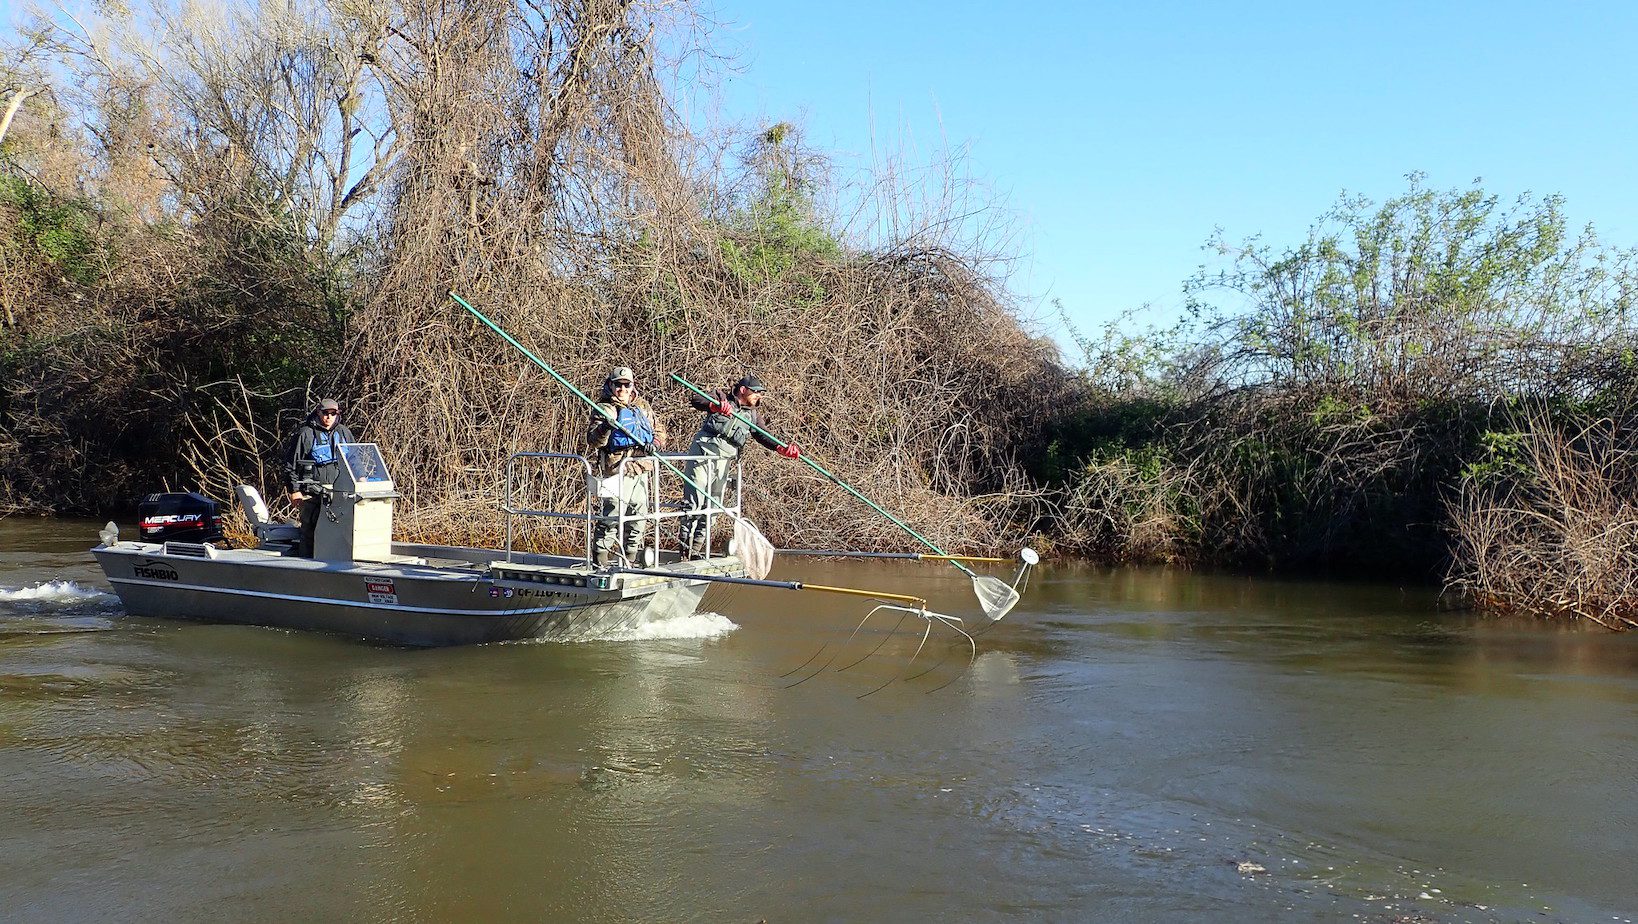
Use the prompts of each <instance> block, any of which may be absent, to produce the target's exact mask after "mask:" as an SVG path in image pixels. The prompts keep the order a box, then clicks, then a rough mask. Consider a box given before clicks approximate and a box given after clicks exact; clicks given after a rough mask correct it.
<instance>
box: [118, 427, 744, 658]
mask: <svg viewBox="0 0 1638 924" xmlns="http://www.w3.org/2000/svg"><path fill="white" fill-rule="evenodd" d="M340 455H341V461H342V465H341V466H339V468H340V472H341V473H340V475H339V476H338V477H337V481H336V483H335V484H333V485H324V486H320V493H321V494H322V496H324V497H325V498H326V500H325V501H324V506H323V508H322V513H321V515H320V517H319V518H318V525H317V529H316V532H315V536H314V541H313V557H312V558H306V557H299V556H297V555H296V554H294V553H295V550H296V548H297V546H298V544H299V543H298V540H299V538H300V528H299V527H297V526H295V525H293V524H286V523H276V522H273V521H272V520H271V519H270V517H269V516H268V512H267V507H266V504H265V503H264V502H263V501H262V499H261V497H260V495H259V493H258V492H257V491H256V490H255V489H254V488H251V487H249V486H247V485H240V486H239V487H238V489H237V494H238V495H239V501H240V503H241V505H242V506H243V507H244V509H245V512H246V515H247V517H248V518H249V520H250V523H251V526H252V528H253V530H254V531H255V533H256V536H257V539H258V544H257V546H256V547H255V548H246V549H231V548H222V547H219V545H218V543H215V542H202V541H183V540H180V539H163V541H142V540H136V541H131V540H121V539H120V538H119V536H118V530H117V528H114V527H113V524H110V528H105V529H104V532H103V543H102V544H101V545H99V546H97V547H96V548H94V549H92V554H93V555H94V556H95V557H96V559H97V562H98V564H99V565H101V567H102V570H103V573H104V574H105V575H106V576H107V578H108V581H109V583H110V584H112V585H113V589H114V592H115V593H116V594H118V595H119V598H120V602H121V603H122V604H123V605H124V608H125V610H126V611H127V612H129V613H132V614H134V615H140V616H155V617H164V618H182V619H195V620H206V621H211V622H229V623H244V624H250V625H258V626H274V627H280V628H286V629H302V630H316V631H324V632H335V633H340V634H343V635H349V636H354V637H357V638H361V639H368V640H371V641H375V642H381V643H386V644H391V645H403V646H411V647H432V646H442V645H469V644H480V643H485V642H500V641H509V640H516V639H533V638H548V639H549V638H560V637H570V636H573V637H585V636H586V635H588V634H594V633H602V632H608V631H617V630H620V629H624V628H631V627H637V626H641V625H643V624H646V623H649V622H654V621H657V620H664V619H671V618H675V617H679V616H686V615H688V614H690V613H692V612H694V610H695V608H696V607H697V606H698V605H699V602H700V599H701V597H703V596H704V594H705V591H706V590H707V589H708V588H709V587H710V583H711V580H712V579H713V578H715V579H718V580H721V579H724V578H730V579H732V578H743V577H744V575H745V568H744V566H743V564H742V563H741V562H740V560H739V559H738V558H737V557H735V556H733V555H731V554H730V555H718V556H714V557H713V556H708V557H706V558H704V559H699V560H692V561H684V560H681V556H680V555H679V554H678V553H677V551H675V550H667V549H665V548H664V547H663V542H662V541H661V538H660V534H661V532H662V530H661V525H662V523H663V522H664V521H665V520H667V519H670V518H674V517H679V516H686V515H689V514H692V513H699V512H703V511H692V510H686V509H675V508H674V509H670V510H665V511H650V513H649V514H647V515H646V516H642V517H632V518H627V517H620V518H618V521H617V524H616V526H617V528H622V529H623V528H624V526H625V525H626V523H627V522H629V521H631V520H635V519H644V520H648V521H650V523H651V525H652V526H653V528H652V529H650V530H649V534H650V535H649V539H648V542H647V546H646V547H645V549H644V551H643V558H644V561H642V562H637V563H636V564H638V565H642V566H645V567H644V573H642V574H630V573H623V572H622V570H621V569H620V567H619V566H618V565H617V566H615V567H613V568H599V567H596V566H594V565H593V563H592V556H591V536H592V524H593V523H594V522H595V512H594V507H595V504H596V493H597V484H598V482H599V479H595V478H592V477H591V466H590V463H589V461H588V460H587V459H586V458H584V457H582V456H577V455H571V454H564V453H517V454H515V455H514V456H513V457H512V459H511V460H509V462H508V466H507V497H506V500H505V502H504V503H503V504H502V505H501V509H502V511H503V512H504V513H505V514H506V525H507V530H506V547H505V548H503V549H478V548H465V547H459V546H444V545H423V544H413V543H401V542H393V541H392V540H391V535H392V513H393V502H394V500H396V499H397V497H398V494H397V492H396V491H394V490H393V483H392V479H391V476H390V474H389V473H388V471H387V466H386V463H385V461H384V460H383V459H382V457H381V453H380V451H379V450H378V448H377V447H376V446H375V445H374V444H372V443H351V444H345V445H343V446H342V447H341V453H340ZM671 458H672V459H674V460H677V461H683V460H687V459H688V458H689V457H686V456H675V457H671ZM531 461H553V462H557V463H566V464H568V465H570V466H573V465H576V464H578V466H580V467H581V468H582V469H583V470H584V474H585V477H586V481H587V484H588V486H589V490H588V492H587V494H588V496H587V502H586V505H585V508H584V509H583V510H580V511H551V510H537V509H531V508H528V507H526V506H518V505H515V504H514V497H513V495H514V487H515V482H516V480H517V478H516V468H517V466H518V465H519V464H520V463H526V462H531ZM660 473H661V470H660V468H659V467H658V466H655V467H654V469H653V470H651V471H648V472H642V473H631V474H628V473H626V472H624V471H622V472H621V473H620V477H644V478H651V479H655V483H654V484H653V485H651V488H652V493H651V494H650V496H652V497H659V496H661V495H660V493H659V484H658V477H659V474H660ZM736 494H737V491H736ZM734 502H735V506H734V507H726V508H722V509H724V510H730V511H733V512H735V513H737V512H738V510H737V503H738V498H737V497H736V498H734ZM716 512H719V513H720V512H721V510H718V511H716ZM518 516H527V517H540V518H556V519H558V520H567V521H579V522H580V523H583V525H584V533H583V535H584V543H583V552H584V554H583V555H581V556H579V557H576V556H572V555H549V554H541V553H534V552H523V551H516V550H514V549H513V548H512V544H513V523H512V520H513V518H514V517H518Z"/></svg>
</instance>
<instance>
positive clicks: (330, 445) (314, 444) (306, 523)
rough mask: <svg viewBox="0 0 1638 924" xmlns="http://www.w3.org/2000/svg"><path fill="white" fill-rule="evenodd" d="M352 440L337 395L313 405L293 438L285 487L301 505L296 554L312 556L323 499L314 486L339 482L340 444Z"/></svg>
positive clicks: (294, 502)
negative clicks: (335, 397) (299, 544)
mask: <svg viewBox="0 0 1638 924" xmlns="http://www.w3.org/2000/svg"><path fill="white" fill-rule="evenodd" d="M351 442H353V431H351V430H349V429H347V425H346V424H343V423H341V405H340V404H338V403H337V402H336V399H334V398H323V399H321V400H320V401H319V403H317V404H315V405H313V409H312V410H311V411H309V412H308V414H307V419H306V420H304V421H302V424H301V426H300V427H299V428H297V430H296V436H295V438H294V439H292V440H291V441H290V452H289V453H288V454H286V455H285V462H284V487H285V493H286V495H287V496H288V497H289V498H290V502H291V503H292V504H298V505H300V506H301V546H300V548H298V549H297V550H296V554H297V555H300V556H302V557H304V558H311V557H313V532H314V531H315V530H316V529H318V517H319V507H320V505H321V504H322V503H323V497H322V496H320V495H319V494H318V493H317V491H316V490H314V488H315V486H316V485H332V484H335V483H336V476H337V475H339V474H341V449H340V446H341V444H342V443H351Z"/></svg>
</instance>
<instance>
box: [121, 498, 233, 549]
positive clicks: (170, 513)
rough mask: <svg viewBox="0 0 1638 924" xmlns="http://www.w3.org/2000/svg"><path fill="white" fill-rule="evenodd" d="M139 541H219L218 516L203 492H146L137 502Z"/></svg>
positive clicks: (220, 527)
mask: <svg viewBox="0 0 1638 924" xmlns="http://www.w3.org/2000/svg"><path fill="white" fill-rule="evenodd" d="M137 518H138V519H139V520H140V521H141V523H142V528H141V534H142V541H143V542H221V541H222V517H221V516H220V515H219V514H218V513H217V511H216V502H215V501H213V500H211V499H210V498H208V497H206V496H204V495H203V494H195V493H192V492H189V493H187V494H150V495H148V496H147V497H146V498H145V499H144V500H143V501H142V503H140V504H138V505H137Z"/></svg>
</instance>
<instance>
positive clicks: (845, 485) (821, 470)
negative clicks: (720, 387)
mask: <svg viewBox="0 0 1638 924" xmlns="http://www.w3.org/2000/svg"><path fill="white" fill-rule="evenodd" d="M671 378H673V379H674V380H676V381H677V382H678V383H679V384H681V385H683V386H685V387H687V388H688V389H690V390H691V391H693V392H694V394H696V395H699V396H700V397H702V398H704V399H706V400H707V401H710V400H713V399H712V398H711V396H710V395H708V394H706V393H705V392H703V391H701V390H700V388H699V386H697V385H695V384H694V383H693V382H690V381H688V380H687V379H685V378H683V377H682V376H680V375H678V374H677V373H675V372H673V373H671ZM734 417H735V418H737V419H738V420H740V421H741V422H743V423H744V424H746V425H747V426H749V427H750V428H751V429H753V430H755V431H756V432H758V433H760V434H762V435H763V436H766V437H767V438H768V439H771V440H773V441H774V442H776V443H778V444H779V445H780V447H781V448H783V447H785V446H788V445H790V444H789V443H788V442H786V441H785V440H782V439H780V438H779V437H777V436H774V435H773V434H772V433H769V432H768V431H767V430H764V429H762V428H761V427H759V426H757V425H756V423H755V422H754V421H751V420H746V419H745V418H744V417H743V416H741V415H740V414H737V413H736V414H735V415H734ZM801 459H802V461H803V462H806V463H808V466H809V467H811V468H812V469H813V470H814V471H816V472H818V473H819V474H821V475H823V476H825V477H826V478H829V479H830V480H831V481H832V482H835V484H836V485H837V486H838V487H841V488H843V489H845V490H846V491H847V492H848V493H849V494H852V495H853V496H854V497H857V498H858V499H859V500H862V501H864V502H865V503H866V504H868V505H870V509H872V510H874V511H876V512H877V513H879V514H881V515H882V516H884V517H886V518H887V519H888V520H889V521H890V522H892V523H893V525H894V526H897V527H898V528H899V529H902V530H904V531H905V532H907V533H909V534H910V535H911V536H914V537H915V538H916V539H918V540H920V541H921V543H922V544H923V545H925V546H927V547H928V548H929V549H932V550H933V551H934V552H937V553H938V554H939V555H940V556H943V557H944V558H945V560H947V561H949V562H950V564H952V565H955V566H956V567H957V568H960V569H961V570H962V571H963V572H964V573H965V574H966V575H967V576H968V577H971V578H977V577H978V575H976V574H974V573H973V570H972V569H971V568H968V567H967V566H966V565H963V564H962V563H961V562H959V561H955V560H954V558H955V557H954V556H948V555H945V553H944V550H943V549H941V548H939V547H938V546H936V545H934V544H933V542H932V540H931V539H928V538H927V537H926V536H923V535H922V534H921V533H918V532H916V531H915V530H913V529H911V528H910V525H909V524H908V523H906V522H904V521H903V520H901V519H899V518H898V517H896V516H894V515H893V514H891V513H888V512H887V511H886V510H884V509H882V507H881V505H880V504H877V503H876V502H875V501H873V500H871V499H870V498H868V497H865V496H864V495H863V494H860V493H859V492H858V490H857V489H856V488H854V487H853V485H850V484H848V483H847V482H845V481H843V480H842V479H840V478H838V477H836V475H834V474H832V473H831V472H830V471H828V470H826V468H825V467H824V466H823V465H820V464H819V463H818V462H815V461H813V460H812V459H810V458H808V457H807V456H802V457H801Z"/></svg>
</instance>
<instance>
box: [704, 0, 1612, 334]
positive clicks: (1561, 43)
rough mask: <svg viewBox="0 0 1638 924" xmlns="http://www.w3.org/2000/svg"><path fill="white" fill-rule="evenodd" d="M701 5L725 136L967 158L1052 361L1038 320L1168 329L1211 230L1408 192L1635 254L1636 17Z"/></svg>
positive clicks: (1409, 7)
mask: <svg viewBox="0 0 1638 924" xmlns="http://www.w3.org/2000/svg"><path fill="white" fill-rule="evenodd" d="M716 2H717V6H716V7H715V11H714V18H715V19H716V20H717V21H718V22H719V23H720V24H721V25H720V26H719V28H718V32H717V35H716V39H717V41H716V42H715V43H714V44H715V45H716V47H717V48H718V50H720V51H723V52H726V53H729V54H731V55H733V56H734V57H735V58H736V60H737V73H730V74H729V75H727V77H726V78H725V79H724V81H723V84H722V87H721V96H720V103H721V105H722V107H723V111H724V112H725V113H726V114H727V115H728V116H729V117H730V118H734V119H743V120H747V121H751V122H753V123H755V122H757V121H759V120H765V121H780V120H788V121H792V122H795V123H796V124H798V125H800V126H802V127H803V128H804V130H805V133H806V137H807V140H808V142H809V143H810V144H811V145H813V146H816V147H818V148H820V149H822V150H826V151H828V152H831V153H832V154H834V155H836V156H837V158H838V161H839V166H843V167H844V168H845V166H846V164H847V162H848V161H849V160H850V159H851V160H852V161H853V162H855V163H856V164H863V163H865V162H867V161H868V160H869V153H870V151H871V149H872V143H873V142H872V133H873V132H874V137H875V142H874V144H875V146H876V148H878V149H880V148H882V147H883V146H884V144H885V145H887V146H889V147H891V146H894V145H897V144H899V140H896V139H902V140H904V141H908V142H909V143H910V145H911V146H913V147H914V148H915V149H916V150H918V151H919V152H920V154H921V156H922V158H923V159H924V160H930V159H935V158H936V156H937V155H938V154H939V152H940V151H942V150H944V149H946V148H949V149H954V150H965V152H966V154H967V166H966V169H967V170H968V171H970V172H971V173H972V174H973V175H974V176H975V177H977V178H978V179H980V180H982V181H984V182H986V183H988V184H989V186H990V187H991V189H992V191H993V192H995V193H996V194H998V195H999V197H1000V199H1001V201H1002V202H1004V204H1005V205H1006V207H1007V208H1008V209H1009V210H1010V212H1011V213H1012V215H1013V217H1014V218H1015V219H1016V220H1017V222H1018V231H1019V234H1018V236H1017V238H1016V241H1015V244H1016V246H1017V248H1018V249H1019V251H1020V252H1021V254H1022V255H1023V257H1024V258H1025V259H1024V260H1023V261H1022V262H1020V263H1019V264H1018V265H1017V266H1016V268H1015V272H1014V275H1013V277H1012V288H1013V291H1014V292H1015V293H1016V294H1017V295H1018V296H1019V300H1020V305H1021V307H1022V309H1023V312H1024V313H1025V314H1026V315H1034V316H1036V317H1038V318H1039V319H1040V323H1039V325H1038V326H1039V330H1040V332H1042V333H1051V334H1054V335H1056V336H1059V337H1060V339H1061V340H1064V339H1066V338H1064V337H1063V331H1062V328H1061V327H1060V326H1058V325H1056V324H1055V323H1054V322H1053V319H1052V315H1053V312H1052V309H1051V307H1050V300H1051V299H1054V298H1056V299H1060V300H1062V302H1063V305H1064V307H1065V308H1066V309H1067V312H1068V315H1069V317H1070V318H1071V319H1072V320H1073V322H1074V323H1076V324H1077V325H1079V326H1081V327H1083V328H1084V329H1088V330H1091V329H1093V328H1095V327H1097V326H1099V325H1101V324H1102V322H1104V321H1106V320H1110V319H1113V318H1115V317H1116V316H1117V315H1119V313H1120V312H1121V311H1123V310H1124V309H1127V308H1132V307H1136V306H1139V305H1142V304H1145V303H1150V304H1153V305H1154V306H1155V309H1154V315H1155V316H1156V320H1165V319H1168V318H1170V317H1171V316H1174V315H1175V313H1176V311H1177V310H1178V308H1179V306H1180V305H1181V303H1182V296H1181V293H1180V284H1181V283H1182V281H1183V280H1184V279H1185V278H1186V277H1187V276H1188V275H1189V274H1190V273H1191V272H1193V271H1194V269H1195V268H1196V267H1197V266H1199V265H1200V264H1201V263H1202V262H1203V261H1208V260H1212V259H1213V258H1211V257H1210V256H1209V255H1208V254H1206V253H1205V252H1204V251H1202V250H1201V248H1200V245H1201V244H1202V243H1203V242H1204V241H1205V239H1206V238H1207V236H1208V235H1210V233H1211V232H1212V229H1213V228H1214V227H1222V228H1223V229H1224V231H1225V232H1226V233H1227V235H1228V236H1229V237H1230V238H1231V239H1239V238H1242V237H1244V236H1247V235H1250V234H1253V233H1259V232H1260V233H1262V234H1263V235H1264V236H1265V238H1266V239H1267V240H1269V241H1271V242H1275V243H1284V242H1296V241H1298V240H1300V239H1301V237H1302V235H1303V234H1304V232H1305V231H1306V229H1307V227H1308V226H1309V224H1310V223H1311V222H1312V221H1313V219H1315V218H1316V217H1318V215H1319V214H1320V213H1321V212H1323V211H1324V210H1325V209H1326V208H1327V207H1329V206H1330V205H1331V204H1333V203H1334V202H1335V200H1336V198H1337V196H1338V195H1339V194H1340V193H1342V192H1343V191H1344V190H1346V191H1348V192H1350V193H1360V194H1364V195H1366V196H1369V197H1371V198H1373V199H1375V200H1378V201H1380V200H1381V199H1384V198H1386V197H1389V196H1392V195H1394V194H1396V193H1398V192H1401V191H1403V190H1404V189H1405V187H1406V181H1405V179H1404V176H1405V174H1407V173H1409V172H1411V171H1423V172H1425V173H1426V174H1427V182H1428V184H1429V185H1431V186H1433V187H1434V188H1441V189H1443V188H1450V187H1466V186H1467V185H1468V184H1469V183H1470V182H1471V181H1473V180H1474V179H1475V178H1482V179H1483V185H1484V186H1485V188H1486V189H1488V190H1489V191H1491V192H1494V193H1498V194H1501V195H1502V196H1504V197H1506V198H1512V197H1513V196H1516V195H1518V194H1519V193H1522V192H1526V191H1529V192H1535V193H1555V192H1556V193H1562V194H1564V195H1565V196H1566V197H1567V199H1568V203H1567V211H1568V214H1569V217H1570V220H1571V222H1572V223H1573V224H1577V225H1579V224H1583V223H1586V222H1592V223H1594V224H1595V225H1596V226H1597V227H1598V229H1599V231H1600V234H1601V236H1602V237H1603V238H1604V240H1606V241H1607V242H1609V243H1614V244H1622V245H1633V244H1638V175H1635V173H1638V170H1635V168H1638V3H1632V2H1589V3H1577V2H1573V0H1570V2H1556V3H1549V2H1541V3H1521V2H1485V3H1477V2H1475V3H1444V2H1416V3H1409V2H1393V3H1384V2H1377V3H1362V4H1328V3H1312V2H1309V3H1301V4H1297V3H1221V2H1164V0H1162V2H1148V3H1130V2H1122V3H1100V2H1094V3H1084V4H1083V3H1049V2H1037V0H1015V2H1013V3H1009V4H997V3H975V2H941V3H928V2H880V0H878V2H872V3H864V2H858V0H828V2H823V3H800V2H798V3H792V2H789V0H716ZM1212 265H1214V266H1215V265H1217V264H1216V263H1215V262H1213V263H1212ZM1071 358H1078V357H1073V356H1072V357H1071Z"/></svg>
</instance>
